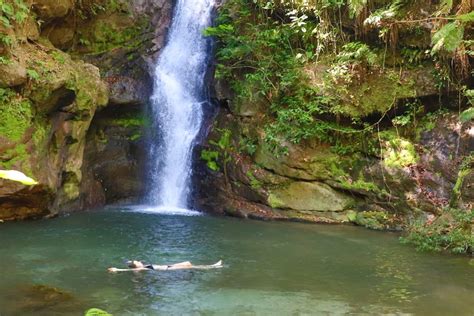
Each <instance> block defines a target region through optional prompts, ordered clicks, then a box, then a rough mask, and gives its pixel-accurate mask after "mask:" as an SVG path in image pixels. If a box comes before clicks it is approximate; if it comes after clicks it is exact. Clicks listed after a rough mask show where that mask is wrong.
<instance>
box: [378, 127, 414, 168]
mask: <svg viewBox="0 0 474 316" xmlns="http://www.w3.org/2000/svg"><path fill="white" fill-rule="evenodd" d="M380 138H381V140H382V149H381V150H382V153H381V154H382V158H383V163H384V164H385V166H387V167H389V168H403V167H407V166H410V165H413V164H416V163H417V162H418V160H419V156H418V154H417V153H416V150H415V146H414V145H413V143H412V142H411V141H409V140H407V139H404V138H401V137H399V136H398V135H397V134H396V133H395V132H393V131H384V132H382V133H380Z"/></svg>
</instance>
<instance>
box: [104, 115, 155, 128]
mask: <svg viewBox="0 0 474 316" xmlns="http://www.w3.org/2000/svg"><path fill="white" fill-rule="evenodd" d="M107 122H108V123H109V124H110V125H114V126H121V127H125V128H129V127H142V126H145V125H147V120H146V118H145V117H144V116H138V117H131V116H130V117H121V118H114V119H111V120H108V121H107Z"/></svg>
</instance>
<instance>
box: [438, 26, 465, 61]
mask: <svg viewBox="0 0 474 316" xmlns="http://www.w3.org/2000/svg"><path fill="white" fill-rule="evenodd" d="M463 37H464V25H462V24H460V23H457V22H451V23H448V24H446V25H445V26H443V27H442V28H441V29H439V30H438V31H437V32H436V33H435V34H434V35H433V38H432V39H431V45H433V48H432V50H431V52H432V54H434V53H437V52H439V51H441V50H444V51H447V52H449V53H452V52H454V51H455V50H456V49H457V48H458V47H459V45H460V44H461V43H462V39H463Z"/></svg>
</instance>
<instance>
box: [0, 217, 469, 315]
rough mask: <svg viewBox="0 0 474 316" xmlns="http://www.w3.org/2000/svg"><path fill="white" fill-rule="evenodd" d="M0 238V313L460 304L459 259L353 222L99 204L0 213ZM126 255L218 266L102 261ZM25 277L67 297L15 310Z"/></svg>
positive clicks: (419, 309)
mask: <svg viewBox="0 0 474 316" xmlns="http://www.w3.org/2000/svg"><path fill="white" fill-rule="evenodd" d="M0 240H1V241H2V243H1V244H0V258H1V260H0V271H2V273H0V314H2V315H3V314H6V315H11V314H13V315H15V314H21V315H55V313H56V314H58V315H77V314H78V313H79V314H80V312H82V311H83V310H85V309H87V308H90V307H99V308H103V309H106V310H108V311H110V312H112V313H115V314H118V315H137V314H143V315H156V314H164V315H181V314H205V315H221V314H242V315H256V314H258V315H270V314H275V315H281V314H330V315H347V314H373V315H379V314H403V313H405V314H423V315H472V306H471V303H470V302H471V299H472V297H474V275H473V268H472V267H471V266H469V264H468V260H467V259H466V258H460V257H450V256H441V255H434V254H422V253H416V252H414V251H413V249H412V248H410V247H407V246H403V245H400V244H399V243H398V240H397V236H396V235H391V234H383V233H377V232H372V231H367V230H363V229H357V228H354V227H347V226H345V227H340V226H319V225H304V224H292V223H262V222H253V221H240V220H235V219H229V218H213V217H206V216H197V217H187V216H160V215H151V214H143V213H134V212H115V211H106V212H96V213H84V214H76V215H73V216H69V217H64V218H59V219H55V220H48V221H38V222H25V223H8V224H2V226H1V230H0ZM127 259H139V260H143V261H146V262H152V263H174V262H179V261H185V260H190V261H193V262H194V263H197V264H208V263H212V262H215V261H217V260H218V259H223V260H224V263H225V268H224V269H219V270H213V271H161V272H155V271H147V272H145V273H118V274H109V273H107V272H106V268H107V267H109V266H122V265H123V262H124V261H125V260H127ZM3 272H5V273H3ZM34 285H44V286H47V287H48V288H51V287H53V288H57V289H58V290H59V291H61V292H64V293H68V294H70V295H71V296H72V298H71V300H70V301H64V302H57V303H54V304H49V305H46V306H42V305H35V304H33V303H34V302H33V303H32V304H31V305H30V307H29V308H27V309H25V308H24V307H23V309H21V306H22V305H21V302H23V301H24V299H25V297H27V294H25V293H26V292H25V291H24V290H23V289H25V288H31V287H32V286H34Z"/></svg>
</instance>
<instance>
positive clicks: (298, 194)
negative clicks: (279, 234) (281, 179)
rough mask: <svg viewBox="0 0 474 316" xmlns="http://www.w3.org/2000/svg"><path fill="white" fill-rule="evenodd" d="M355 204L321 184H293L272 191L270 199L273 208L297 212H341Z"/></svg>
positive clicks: (350, 199) (351, 199)
mask: <svg viewBox="0 0 474 316" xmlns="http://www.w3.org/2000/svg"><path fill="white" fill-rule="evenodd" d="M354 203H355V201H354V199H353V198H352V197H349V196H347V195H345V194H343V193H340V192H338V191H335V190H334V189H332V188H331V187H330V186H328V185H326V184H323V183H319V182H296V181H295V182H291V183H289V184H287V185H285V186H282V187H280V188H275V189H272V190H270V195H269V197H268V204H269V205H270V206H271V207H272V208H278V209H292V210H297V211H317V212H325V211H331V212H340V211H343V210H346V209H348V208H349V207H350V206H351V205H353V204H354Z"/></svg>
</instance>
